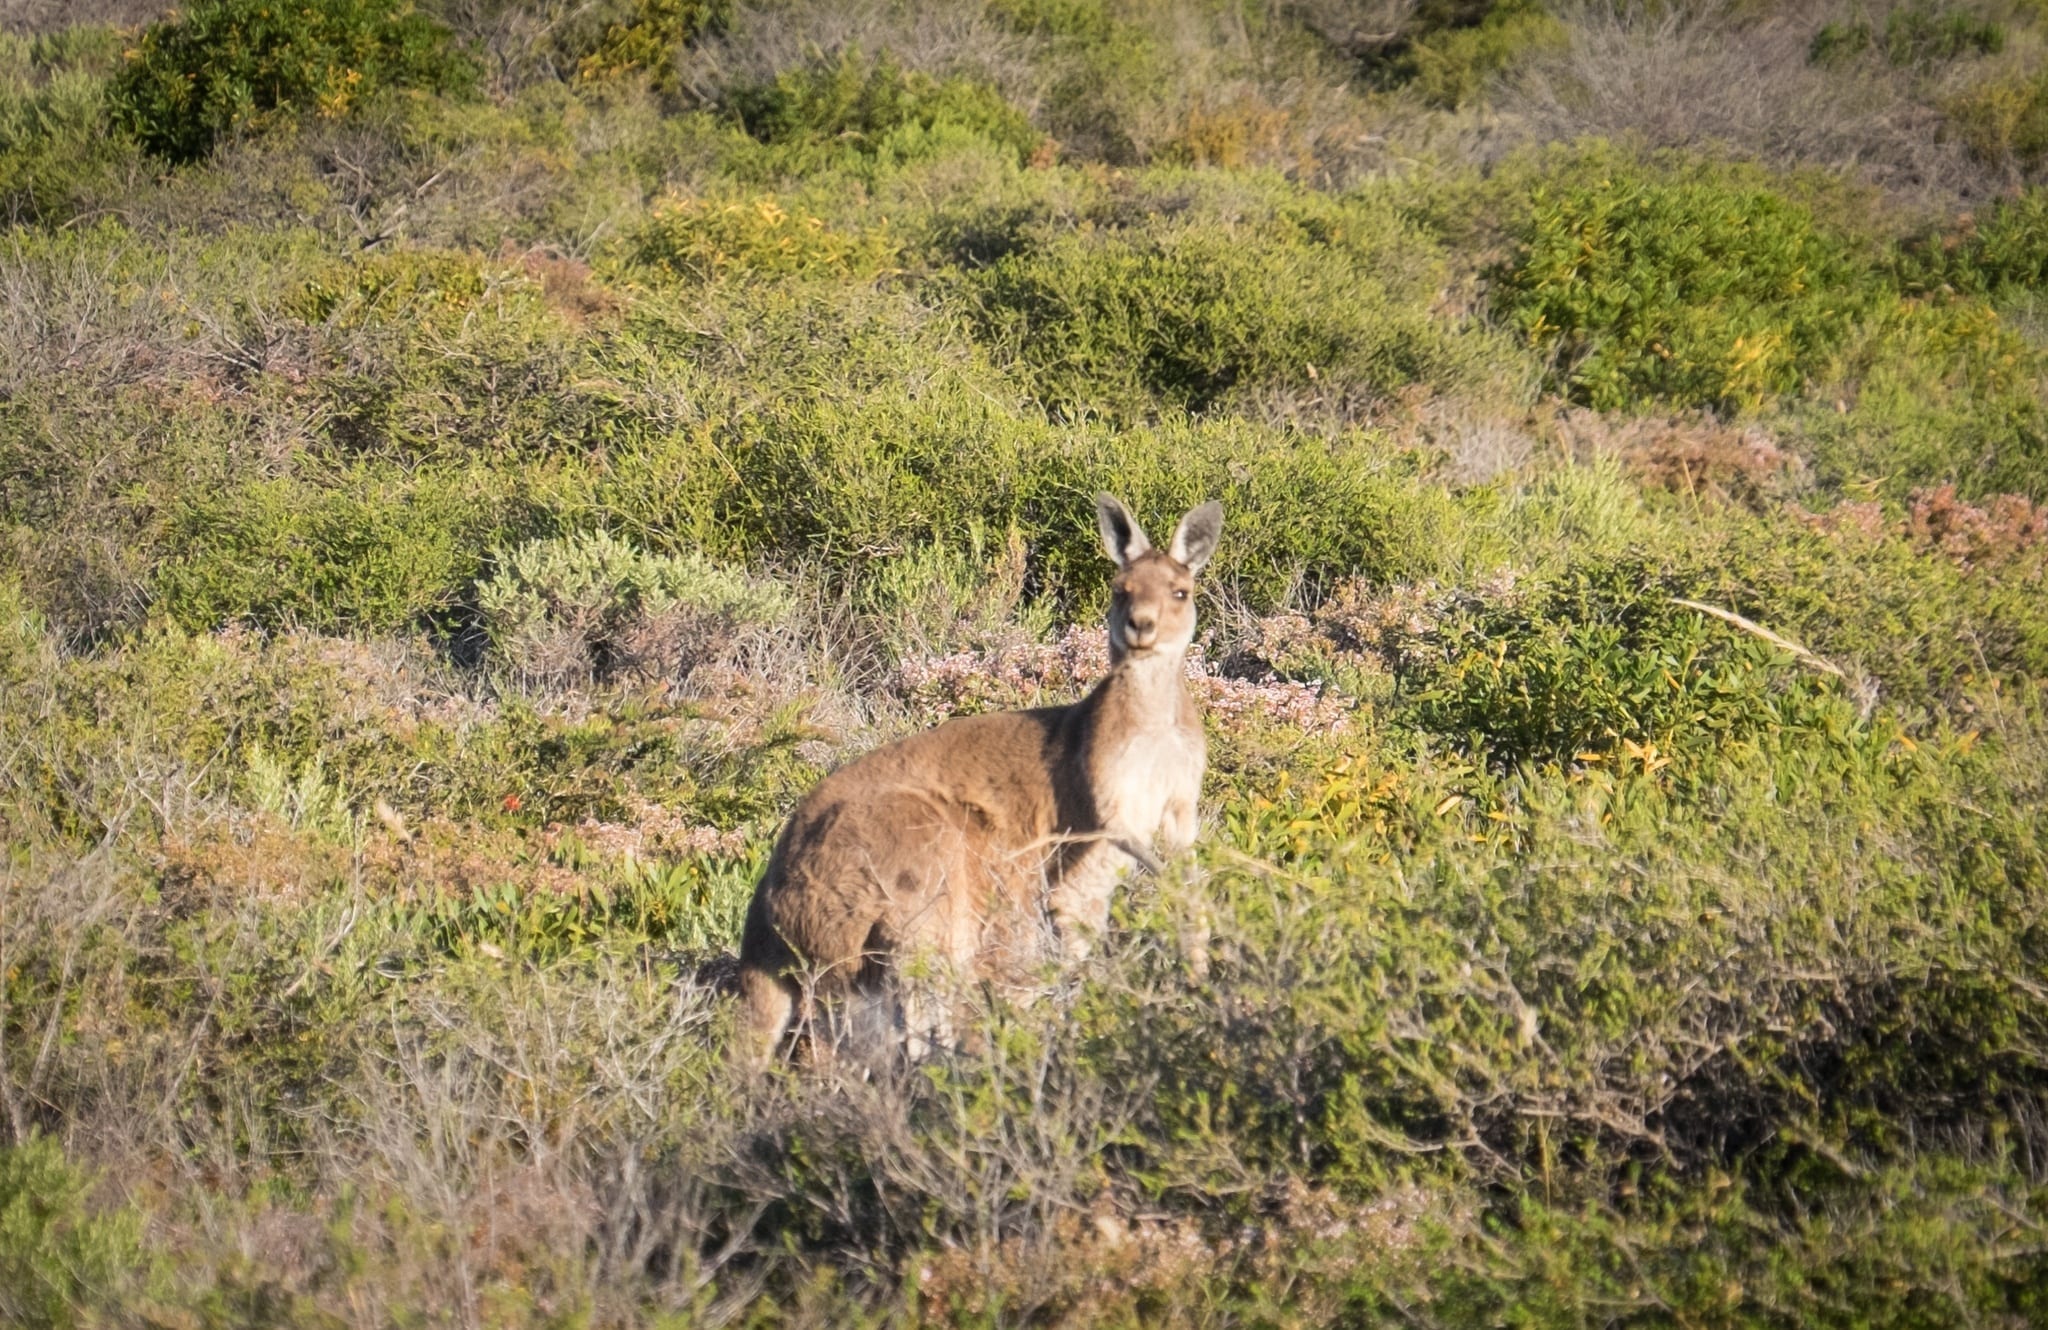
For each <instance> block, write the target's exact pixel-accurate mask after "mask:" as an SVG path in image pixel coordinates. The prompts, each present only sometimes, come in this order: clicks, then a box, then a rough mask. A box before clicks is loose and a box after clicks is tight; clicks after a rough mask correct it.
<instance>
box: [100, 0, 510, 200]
mask: <svg viewBox="0 0 2048 1330" xmlns="http://www.w3.org/2000/svg"><path fill="white" fill-rule="evenodd" d="M474 80H475V71H474V69H473V68H472V66H471V65H470V64H469V62H468V60H467V58H466V57H465V56H463V55H461V54H460V53H459V52H457V51H456V50H455V49H454V47H453V46H452V44H451V41H450V37H449V34H448V31H447V29H445V28H443V27H442V26H441V25H439V24H438V23H435V22H433V21H432V20H430V19H428V18H427V17H426V16H424V15H422V14H418V13H415V12H414V11H413V9H412V7H411V4H410V3H409V0H201V3H199V4H198V5H197V6H195V7H194V8H193V10H192V11H191V12H190V13H188V14H185V15H183V16H180V17H178V18H175V19H172V20H169V21H166V22H161V23H156V24H153V25H151V26H150V27H149V29H148V30H146V31H145V32H144V33H143V34H142V40H141V43H140V44H139V46H138V48H137V49H136V51H135V53H134V55H133V56H132V57H131V58H130V60H129V62H128V64H127V66H126V67H125V68H124V69H122V71H121V72H120V73H119V74H118V75H116V77H115V79H114V82H113V84H112V86H111V88H110V89H109V102H110V107H111V110H112V114H113V119H114V122H115V124H116V125H118V126H119V127H121V128H122V129H124V130H126V131H127V132H128V133H130V134H133V135H134V136H135V137H136V138H137V139H138V140H139V141H140V142H141V144H142V146H143V147H144V148H145V149H146V150H148V151H149V152H151V153H153V154H155V155H156V156H158V157H162V158H164V159H166V160H167V161H170V162H172V163H182V162H192V161H197V160H198V159H200V158H202V157H205V156H206V155H207V154H208V153H209V152H211V151H212V150H213V145H214V143H215V142H217V141H218V140H219V139H221V138H223V137H224V136H226V135H229V134H232V133H236V132H238V131H242V130H247V129H254V128H260V127H261V126H263V125H265V124H267V123H269V122H271V121H273V120H276V119H279V118H280V117H285V116H289V115H291V114H293V113H296V112H311V113H313V114H315V115H318V116H323V117H334V116H340V115H344V114H346V113H347V112H348V111H349V110H350V109H352V108H353V107H355V106H358V105H360V104H361V103H362V102H363V101H364V100H366V99H367V98H369V97H371V96H374V95H375V94H376V93H377V92H378V91H379V90H381V89H384V88H425V89H428V90H430V91H434V92H460V91H463V90H465V89H467V88H469V87H470V86H471V85H472V84H473V82H474Z"/></svg>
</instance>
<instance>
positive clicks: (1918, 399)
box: [1802, 298, 2048, 499]
mask: <svg viewBox="0 0 2048 1330" xmlns="http://www.w3.org/2000/svg"><path fill="white" fill-rule="evenodd" d="M2042 372H2043V363H2042V357H2041V352H2040V351H2039V350H2038V349H2037V348H2035V347H2034V346H2033V345H2031V344H2030V343H2029V341H2028V340H2027V338H2026V337H2025V336H2024V335H2022V334H2021V332H2020V331H2019V330H2018V329H2016V328H2015V327H2014V326H2012V325H2011V324H2009V323H2007V322H2006V321H2005V320H2003V319H2001V318H2000V317H1999V315H1998V312H1997V311H1996V310H1995V309H1993V308H1992V307H1991V306H1990V305H1989V304H1988V303H1987V302H1986V301H1983V300H1981V299H1946V298H1934V299H1929V300H1924V301H1923V300H1908V301H1895V302H1891V303H1890V305H1889V307H1888V308H1883V309H1880V310H1879V311H1877V312H1876V314H1875V316H1874V317H1872V318H1870V319H1868V320H1867V321H1866V323H1865V324H1864V326H1863V327H1862V328H1861V329H1859V330H1858V334H1857V336H1856V338H1855V339H1854V340H1853V341H1852V342H1851V343H1850V345H1849V346H1848V347H1846V348H1845V349H1844V354H1843V356H1842V357H1841V360H1840V363H1839V364H1838V365H1837V367H1836V378H1835V382H1834V383H1832V384H1830V385H1829V386H1830V387H1833V388H1834V389H1835V391H1834V392H1828V391H1825V390H1823V391H1822V392H1820V393H1819V394H1818V397H1819V399H1820V400H1819V401H1818V402H1817V403H1816V404H1815V406H1814V408H1813V409H1810V410H1808V411H1806V412H1803V413H1802V432H1803V433H1804V434H1805V436H1806V439H1807V442H1806V444H1805V448H1806V450H1807V452H1808V455H1809V456H1810V457H1811V458H1812V459H1813V461H1814V463H1815V470H1816V473H1817V474H1818V476H1819V477H1820V478H1821V479H1822V480H1824V481H1826V482H1828V483H1831V484H1840V483H1852V482H1853V483H1861V482H1863V481H1868V480H1876V481H1878V482H1879V483H1880V484H1881V486H1882V492H1883V493H1885V494H1887V495H1888V496H1889V497H1892V498H1895V499H1904V498H1905V497H1906V495H1907V493H1908V492H1909V491H1910V490H1912V489H1914V488H1916V487H1919V486H1924V485H1940V484H1948V483H1953V484H1955V485H1956V486H1958V488H1959V489H1960V490H1962V491H1963V492H1964V493H1965V494H1966V495H1967V496H1971V497H1974V496H1977V495H1985V494H1997V493H2001V492H2014V493H2021V494H2026V495H2028V496H2030V497H2034V498H2043V497H2048V413H2044V406H2043V403H2042V400H2041V397H2040V383H2041V375H2042ZM1851 398H1853V400H1854V405H1853V406H1850V405H1849V402H1850V400H1851ZM1831 399H1832V400H1831Z"/></svg>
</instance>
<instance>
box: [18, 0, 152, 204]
mask: <svg viewBox="0 0 2048 1330" xmlns="http://www.w3.org/2000/svg"><path fill="white" fill-rule="evenodd" d="M67 36H68V38H69V40H59V39H53V38H49V37H45V38H40V39H37V40H35V41H30V40H28V39H26V38H23V37H18V36H15V35H14V34H12V33H0V215H4V216H6V217H9V218H14V219H23V220H35V221H42V220H69V218H70V217H71V216H72V215H73V214H74V213H75V212H76V210H78V209H79V208H80V207H81V205H82V204H84V202H85V201H86V200H87V199H89V198H91V197H93V196H94V195H95V194H97V193H98V192H99V191H100V190H102V189H105V188H107V187H109V186H110V184H111V180H110V176H111V175H112V173H113V172H114V171H116V170H117V169H118V168H119V166H120V164H121V162H122V160H123V158H124V156H125V152H124V149H125V150H126V152H132V151H133V149H132V148H128V147H127V145H126V144H125V143H124V142H123V141H122V140H120V139H118V138H117V137H116V136H114V135H112V134H110V133H109V132H108V130H107V123H106V119H107V117H106V105H105V102H106V81H107V75H106V70H107V68H108V67H110V66H112V65H114V64H115V63H117V62H118V60H119V48H118V45H117V40H116V39H117V38H118V34H117V33H115V32H113V31H112V30H111V29H96V28H87V29H78V30H74V31H73V32H72V33H70V34H67Z"/></svg>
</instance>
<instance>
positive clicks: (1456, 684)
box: [1409, 559, 1844, 777]
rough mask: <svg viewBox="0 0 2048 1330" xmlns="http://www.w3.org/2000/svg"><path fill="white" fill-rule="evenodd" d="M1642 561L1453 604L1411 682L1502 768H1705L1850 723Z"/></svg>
mask: <svg viewBox="0 0 2048 1330" xmlns="http://www.w3.org/2000/svg"><path fill="white" fill-rule="evenodd" d="M1681 586H1682V584H1681V583H1678V582H1677V581H1675V580H1674V579H1673V578H1671V577H1670V576H1669V575H1668V574H1662V573H1659V572H1657V571H1656V570H1654V569H1651V568H1648V567H1645V566H1644V565H1643V564H1641V563H1640V562H1636V561H1633V560H1627V559H1623V560H1618V561H1615V562H1612V563H1607V564H1594V565H1585V566H1581V567H1577V568H1574V569H1572V570H1570V571H1569V572H1568V573H1566V574H1565V575H1564V576H1562V577H1560V578H1558V579H1557V580H1554V581H1551V582H1547V583H1545V584H1543V585H1541V586H1535V587H1529V588H1523V589H1518V590H1516V591H1515V592H1513V593H1512V594H1510V595H1508V596H1505V597H1502V598H1500V599H1493V600H1482V601H1480V602H1478V603H1476V604H1473V605H1470V606H1468V607H1465V608H1463V609H1461V610H1455V611H1453V612H1451V613H1450V614H1448V615H1446V616H1445V617H1444V619H1443V620H1442V621H1441V622H1440V623H1439V624H1438V625H1437V626H1436V628H1435V629H1434V630H1433V632H1432V633H1431V635H1430V642H1429V645H1428V646H1427V647H1421V648H1417V649H1416V651H1415V654H1416V655H1417V656H1418V657H1420V661H1422V662H1426V663H1418V667H1417V668H1416V669H1415V671H1414V672H1413V674H1412V675H1411V676H1410V679H1409V684H1410V686H1411V688H1412V690H1413V692H1412V695H1413V699H1414V704H1415V706H1416V709H1417V710H1416V714H1417V717H1418V719H1419V720H1420V721H1421V723H1422V724H1424V725H1427V726H1428V727H1430V728H1431V729H1435V730H1440V731H1443V732H1445V733H1448V734H1451V735H1455V736H1458V737H1460V738H1464V739H1468V740H1470V741H1471V742H1472V743H1473V745H1474V746H1475V748H1477V749H1479V750H1481V751H1483V752H1485V753H1486V754H1487V756H1488V757H1489V758H1491V759H1492V760H1493V761H1494V762H1496V763H1499V764H1501V765H1502V766H1507V767H1512V766H1515V765H1518V764H1521V763H1552V764H1556V765H1559V766H1568V765H1570V764H1571V763H1573V762H1608V763H1613V764H1616V765H1617V766H1618V767H1619V768H1623V769H1627V768H1630V767H1638V768H1640V769H1641V770H1643V771H1644V772H1646V773H1647V772H1650V771H1654V770H1657V769H1659V768H1661V767H1663V766H1665V765H1670V764H1672V763H1683V764H1684V765H1683V766H1682V767H1680V768H1678V770H1679V773H1680V774H1682V775H1686V776H1689V777H1696V776H1698V775H1699V774H1700V773H1702V772H1703V771H1704V770H1705V769H1706V764H1707V763H1709V762H1710V761H1711V760H1715V759H1725V757H1726V749H1727V747H1728V745H1730V744H1734V743H1740V742H1745V741H1755V740H1756V739H1757V738H1758V737H1759V736H1764V735H1770V736H1774V741H1775V737H1776V736H1781V735H1782V734H1783V733H1784V732H1786V731H1792V732H1797V731H1801V730H1809V729H1812V730H1819V731H1821V732H1827V731H1829V730H1832V729H1835V728H1838V727H1840V726H1841V725H1843V724H1844V717H1843V715H1842V711H1843V706H1842V704H1841V703H1840V702H1839V698H1835V699H1830V697H1829V694H1830V693H1831V692H1832V691H1833V690H1832V689H1830V688H1829V687H1828V686H1826V685H1823V684H1819V683H1816V682H1815V681H1814V680H1813V679H1812V678H1811V677H1810V676H1807V675H1802V674H1801V673H1800V672H1799V671H1798V668H1797V666H1796V665H1795V663H1794V661H1793V660H1792V658H1791V656H1790V655H1789V654H1788V653H1787V652H1785V651H1784V650H1782V649H1780V648H1777V647H1774V646H1771V645H1770V644H1768V643H1766V642H1762V641H1759V640H1758V639H1756V638H1754V637H1751V636H1748V635H1745V634H1743V633H1742V632H1740V631H1739V630H1737V629H1735V628H1733V627H1732V626H1730V625H1728V624H1726V623H1722V622H1719V621H1717V620H1714V619H1711V618H1710V617H1709V616H1706V615H1703V614H1701V613H1700V612H1699V611H1697V610H1694V609H1690V608H1687V607H1685V606H1682V605H1678V604H1676V603H1674V597H1675V596H1678V595H1681V594H1683V593H1682V591H1681Z"/></svg>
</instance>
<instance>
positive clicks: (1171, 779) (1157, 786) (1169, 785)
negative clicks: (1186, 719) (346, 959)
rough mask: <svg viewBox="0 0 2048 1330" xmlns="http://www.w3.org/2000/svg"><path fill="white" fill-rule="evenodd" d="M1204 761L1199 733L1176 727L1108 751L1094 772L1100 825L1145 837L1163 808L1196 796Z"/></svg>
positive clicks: (1132, 739) (1136, 737) (1134, 737)
mask: <svg viewBox="0 0 2048 1330" xmlns="http://www.w3.org/2000/svg"><path fill="white" fill-rule="evenodd" d="M1206 757H1207V754H1206V752H1205V751H1204V745H1203V743H1202V735H1201V732H1200V731H1199V730H1194V731H1189V730H1185V729H1182V728H1180V727H1179V726H1169V727H1165V728H1162V729H1157V730H1145V731H1141V732H1139V733H1137V734H1132V735H1128V736H1126V737H1125V738H1123V739H1122V740H1121V741H1119V742H1118V743H1116V744H1114V745H1111V746H1109V747H1108V748H1107V749H1106V751H1104V752H1102V753H1101V754H1099V755H1098V757H1097V760H1096V765H1095V772H1094V776H1095V782H1096V785H1095V790H1096V802H1097V804H1098V807H1099V809H1100V812H1101V814H1102V820H1103V822H1104V823H1105V824H1106V825H1109V826H1115V827H1122V828H1126V829H1128V830H1130V831H1134V832H1136V833H1138V834H1139V835H1141V836H1150V835H1151V834H1152V833H1153V832H1155V831H1157V830H1158V829H1159V823H1160V821H1161V819H1162V818H1164V816H1165V815H1166V809H1167V806H1168V805H1169V804H1171V803H1173V802H1174V801H1175V800H1177V799H1191V798H1193V797H1194V796H1195V795H1196V794H1197V793H1199V792H1200V790H1201V788H1202V766H1203V763H1204V761H1205V760H1206Z"/></svg>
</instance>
